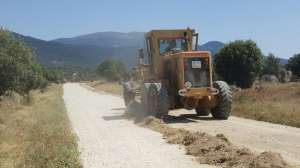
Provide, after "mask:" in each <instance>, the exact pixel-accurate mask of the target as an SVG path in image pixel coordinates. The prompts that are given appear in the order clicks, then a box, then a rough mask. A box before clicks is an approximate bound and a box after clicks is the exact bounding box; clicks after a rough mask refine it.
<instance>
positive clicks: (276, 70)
mask: <svg viewBox="0 0 300 168" xmlns="http://www.w3.org/2000/svg"><path fill="white" fill-rule="evenodd" d="M281 69H282V67H281V65H280V60H279V58H276V57H275V56H274V55H273V54H271V53H270V54H269V55H268V56H267V57H266V58H264V62H263V70H262V74H263V75H264V74H268V75H275V76H276V77H277V78H280V71H281Z"/></svg>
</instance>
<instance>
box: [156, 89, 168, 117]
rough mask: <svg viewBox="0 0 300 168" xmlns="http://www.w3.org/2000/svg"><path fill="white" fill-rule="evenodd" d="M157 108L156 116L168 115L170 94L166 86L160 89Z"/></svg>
mask: <svg viewBox="0 0 300 168" xmlns="http://www.w3.org/2000/svg"><path fill="white" fill-rule="evenodd" d="M156 101H157V109H156V113H155V116H156V117H163V116H166V115H168V113H169V106H170V104H169V103H170V102H169V96H168V91H167V89H165V88H161V89H160V93H159V95H158V97H157V100H156Z"/></svg>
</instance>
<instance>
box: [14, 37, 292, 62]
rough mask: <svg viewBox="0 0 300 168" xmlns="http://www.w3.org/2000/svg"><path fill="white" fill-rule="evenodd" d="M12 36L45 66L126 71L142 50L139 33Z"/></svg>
mask: <svg viewBox="0 0 300 168" xmlns="http://www.w3.org/2000/svg"><path fill="white" fill-rule="evenodd" d="M14 36H16V37H17V38H19V39H22V40H23V41H24V42H25V43H27V44H28V45H29V46H30V47H32V48H33V49H34V50H35V52H36V54H37V58H38V61H39V62H40V63H41V64H43V65H46V66H65V65H76V66H82V67H94V66H96V65H97V64H99V63H100V62H101V61H103V60H105V59H109V58H115V59H120V60H121V61H123V62H124V63H125V64H126V66H127V67H132V66H134V65H135V64H136V56H137V50H138V49H139V48H142V47H143V46H144V42H143V39H144V33H143V32H130V33H120V32H99V33H93V34H87V35H81V36H76V37H72V38H60V39H55V40H52V41H45V40H40V39H37V38H33V37H29V36H23V35H21V34H17V33H14ZM223 46H224V43H222V42H219V41H210V42H207V43H205V44H203V45H199V47H198V48H199V50H208V51H211V52H212V54H213V55H215V54H216V53H217V52H218V51H219V50H220V49H221V48H222V47H223ZM281 62H282V63H283V64H285V63H287V60H285V59H281Z"/></svg>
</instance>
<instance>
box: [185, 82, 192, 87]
mask: <svg viewBox="0 0 300 168" xmlns="http://www.w3.org/2000/svg"><path fill="white" fill-rule="evenodd" d="M184 86H185V87H186V88H191V87H192V83H191V82H189V81H187V82H185V84H184Z"/></svg>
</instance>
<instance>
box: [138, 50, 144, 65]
mask: <svg viewBox="0 0 300 168" xmlns="http://www.w3.org/2000/svg"><path fill="white" fill-rule="evenodd" d="M139 64H144V50H143V49H142V48H141V49H139Z"/></svg>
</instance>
